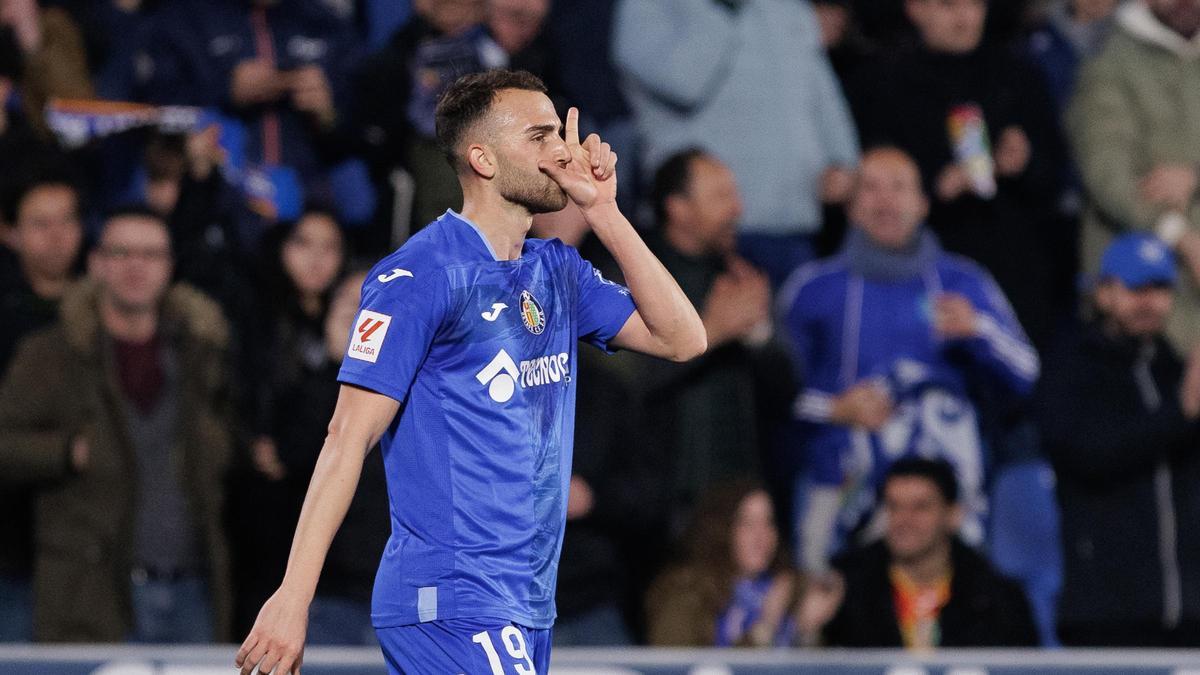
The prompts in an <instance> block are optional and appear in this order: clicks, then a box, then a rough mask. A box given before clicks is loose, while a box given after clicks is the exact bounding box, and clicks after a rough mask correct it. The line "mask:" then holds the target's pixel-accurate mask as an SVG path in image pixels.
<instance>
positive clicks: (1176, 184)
mask: <svg viewBox="0 0 1200 675" xmlns="http://www.w3.org/2000/svg"><path fill="white" fill-rule="evenodd" d="M1116 24H1117V25H1116V28H1115V29H1114V31H1113V33H1112V35H1111V37H1110V38H1109V40H1108V42H1107V44H1106V46H1105V48H1104V50H1103V52H1101V53H1100V55H1099V56H1097V57H1096V58H1095V59H1094V60H1093V61H1092V62H1091V63H1089V64H1088V65H1087V66H1086V67H1085V68H1084V70H1083V72H1082V74H1081V75H1080V80H1079V85H1078V91H1077V94H1076V97H1075V99H1074V101H1073V103H1072V105H1071V109H1070V111H1069V114H1068V129H1069V131H1070V134H1071V141H1072V143H1073V145H1074V148H1075V154H1076V157H1077V160H1078V163H1079V169H1080V172H1081V173H1082V175H1083V184H1084V187H1085V188H1086V191H1087V195H1088V198H1089V200H1090V205H1091V207H1092V209H1091V212H1090V213H1089V214H1088V215H1087V217H1086V218H1085V221H1084V227H1083V244H1082V250H1081V257H1082V259H1083V264H1084V267H1085V269H1087V270H1088V271H1090V272H1092V273H1094V272H1095V271H1096V269H1097V267H1098V264H1099V261H1100V257H1101V253H1102V252H1103V250H1104V247H1105V246H1106V244H1107V242H1108V241H1109V239H1111V237H1112V236H1113V235H1114V233H1119V232H1123V231H1127V230H1137V231H1143V232H1153V233H1155V234H1156V235H1157V236H1159V237H1160V238H1161V239H1162V240H1163V241H1165V242H1166V243H1167V244H1168V245H1170V246H1171V247H1173V248H1174V249H1175V251H1176V253H1177V254H1178V255H1179V260H1180V263H1181V264H1182V265H1183V268H1184V269H1185V270H1186V272H1187V274H1185V275H1184V277H1183V278H1182V279H1181V280H1180V293H1179V295H1178V298H1177V302H1176V303H1175V314H1174V315H1173V316H1172V317H1171V320H1170V323H1169V324H1168V328H1167V332H1168V335H1169V336H1170V337H1171V340H1172V342H1173V343H1174V345H1175V348H1176V349H1178V350H1186V349H1188V348H1190V346H1191V342H1192V340H1193V338H1194V337H1195V335H1196V333H1197V331H1200V296H1197V292H1196V289H1197V288H1198V283H1197V280H1200V199H1198V198H1197V197H1198V195H1197V191H1196V187H1197V184H1198V182H1200V169H1198V168H1197V167H1200V143H1196V142H1194V139H1196V138H1198V137H1200V106H1196V105H1192V104H1187V103H1184V101H1183V99H1181V98H1180V96H1182V95H1183V93H1182V92H1193V91H1197V90H1200V60H1198V59H1196V54H1197V53H1200V46H1197V45H1198V44H1200V38H1197V35H1200V0H1136V1H1134V2H1129V3H1127V4H1125V5H1124V6H1122V7H1121V8H1120V9H1119V10H1118V11H1117V18H1116Z"/></svg>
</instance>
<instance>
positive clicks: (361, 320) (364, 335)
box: [346, 309, 392, 363]
mask: <svg viewBox="0 0 1200 675" xmlns="http://www.w3.org/2000/svg"><path fill="white" fill-rule="evenodd" d="M391 322H392V317H390V316H388V315H387V314H380V313H379V312H372V311H371V310H369V309H364V310H363V311H362V312H361V313H359V315H358V319H357V320H355V322H354V335H353V336H351V337H350V349H349V350H348V351H347V352H346V356H349V357H350V358H352V359H358V360H359V361H369V362H371V363H375V360H376V359H378V358H379V349H380V347H382V346H383V339H384V338H385V337H387V330H388V325H389V324H391Z"/></svg>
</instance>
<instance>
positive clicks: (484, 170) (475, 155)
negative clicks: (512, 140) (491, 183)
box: [467, 143, 496, 178]
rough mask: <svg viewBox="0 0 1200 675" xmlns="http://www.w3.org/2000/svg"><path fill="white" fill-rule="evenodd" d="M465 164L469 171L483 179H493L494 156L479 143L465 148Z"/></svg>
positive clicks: (494, 172) (494, 174)
mask: <svg viewBox="0 0 1200 675" xmlns="http://www.w3.org/2000/svg"><path fill="white" fill-rule="evenodd" d="M467 164H469V165H470V167H471V170H472V171H474V172H475V173H476V174H478V175H479V176H481V177H483V178H495V176H496V155H495V154H493V153H492V151H491V149H490V148H488V147H487V146H485V145H482V144H480V143H472V144H471V146H470V147H468V148H467Z"/></svg>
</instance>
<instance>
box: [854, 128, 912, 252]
mask: <svg viewBox="0 0 1200 675" xmlns="http://www.w3.org/2000/svg"><path fill="white" fill-rule="evenodd" d="M928 207H929V205H928V202H927V201H926V199H925V195H924V194H923V193H922V192H921V176H920V174H919V173H918V172H917V167H916V165H915V164H913V163H912V161H911V160H908V159H907V158H905V157H903V156H901V155H898V154H896V153H892V152H886V151H885V152H881V153H878V154H872V155H868V156H867V157H866V158H865V159H864V160H863V162H862V166H860V167H859V175H858V186H857V188H856V190H855V193H854V198H853V199H852V200H851V202H850V220H851V221H853V222H854V223H855V224H856V225H858V226H859V227H861V228H862V229H863V231H864V232H866V234H867V236H868V237H870V238H871V240H872V241H873V242H875V243H876V244H877V245H879V246H882V247H883V248H886V249H892V250H896V249H901V248H904V247H905V246H907V245H908V244H909V242H911V241H912V238H913V235H914V233H915V232H916V231H917V227H918V226H919V225H920V224H921V221H922V220H924V219H925V214H926V213H927V210H928Z"/></svg>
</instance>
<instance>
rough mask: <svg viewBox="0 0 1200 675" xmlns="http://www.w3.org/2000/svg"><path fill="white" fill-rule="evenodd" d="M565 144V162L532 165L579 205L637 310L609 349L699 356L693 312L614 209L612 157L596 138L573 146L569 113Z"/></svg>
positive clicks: (575, 116)
mask: <svg viewBox="0 0 1200 675" xmlns="http://www.w3.org/2000/svg"><path fill="white" fill-rule="evenodd" d="M565 141H566V145H567V149H568V151H569V153H570V156H569V159H566V160H564V161H558V162H555V161H550V160H543V161H542V162H540V163H539V165H538V166H539V168H540V169H541V170H542V171H543V172H545V173H546V174H547V175H548V176H550V178H552V179H553V180H554V181H555V182H556V183H558V184H559V186H560V187H562V188H563V190H564V191H565V192H566V193H567V196H568V197H570V198H571V201H573V202H575V204H576V205H578V206H579V208H580V210H581V211H582V212H583V217H584V219H585V220H586V221H587V223H588V225H589V226H590V227H591V228H592V232H594V233H595V234H596V236H597V237H598V238H599V239H600V242H601V243H603V244H604V246H605V248H607V249H608V251H609V253H611V254H612V256H613V258H614V259H615V260H616V261H617V265H619V266H620V267H621V273H622V274H623V275H624V277H625V283H626V285H627V286H628V287H629V292H630V294H631V295H632V296H633V302H634V304H635V305H636V306H637V309H636V311H634V312H633V314H632V315H630V317H629V319H628V320H627V321H626V322H625V325H624V326H623V327H622V328H621V330H620V331H619V332H618V333H617V335H616V336H615V337H614V338H613V339H612V341H611V344H612V345H613V346H616V347H620V348H622V349H631V350H633V351H636V352H641V353H643V354H649V355H651V356H657V357H660V358H665V359H670V360H672V361H687V360H689V359H692V358H695V357H697V356H699V355H701V354H703V353H704V351H705V350H706V349H707V348H708V341H707V338H706V336H705V330H704V324H703V323H701V321H700V315H699V314H698V313H697V312H696V308H695V307H693V306H692V303H691V301H690V300H688V299H687V296H686V295H684V293H683V290H682V289H681V288H679V284H678V283H676V282H675V279H674V277H672V276H671V273H670V272H668V271H667V268H666V267H664V266H663V264H662V263H661V262H659V260H658V258H656V257H655V256H654V254H653V253H652V252H651V251H650V249H649V247H647V246H646V243H645V242H643V241H642V238H641V237H640V236H638V233H637V231H636V230H634V228H633V225H632V224H631V223H630V222H629V220H628V219H627V218H625V216H624V215H622V214H621V211H620V210H619V209H618V208H617V176H616V163H617V155H616V153H614V152H613V151H612V149H611V148H610V147H609V145H608V144H607V143H603V142H601V141H600V137H599V136H597V135H596V134H592V135H590V136H588V137H587V140H585V141H584V142H583V143H582V144H581V143H580V142H579V111H578V110H577V109H575V108H571V109H570V111H568V112H567V122H566V127H565Z"/></svg>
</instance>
